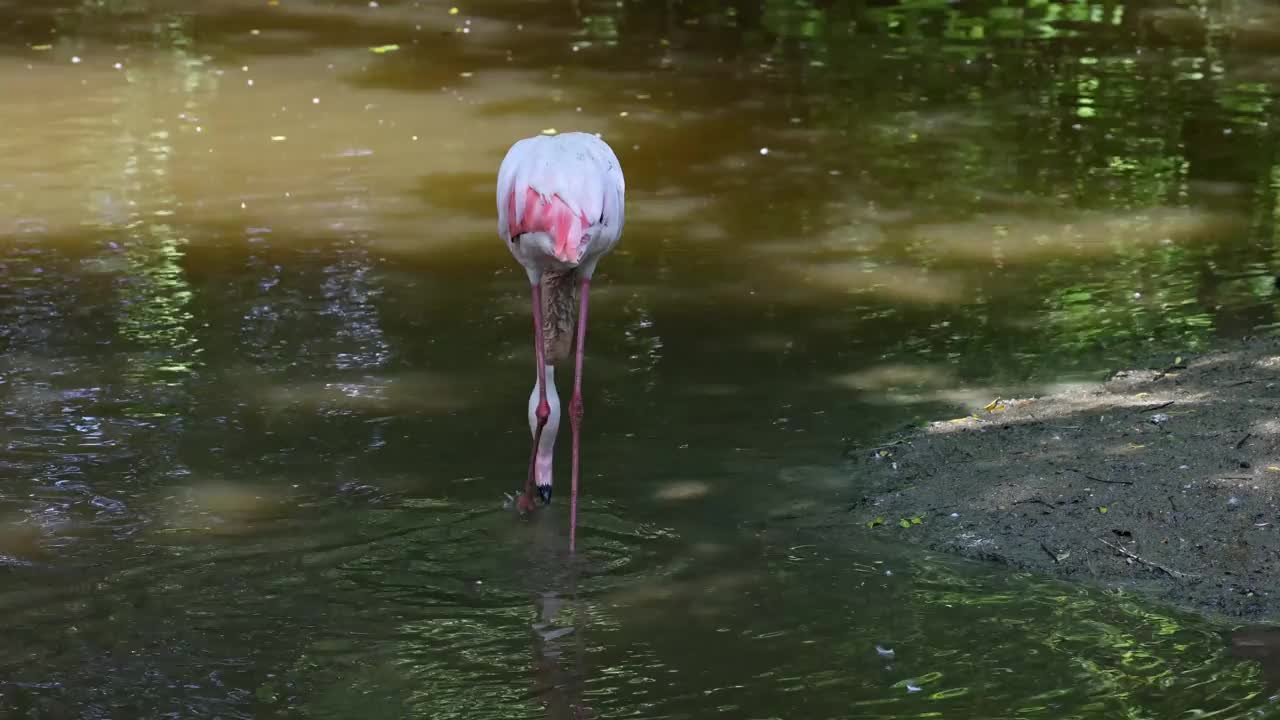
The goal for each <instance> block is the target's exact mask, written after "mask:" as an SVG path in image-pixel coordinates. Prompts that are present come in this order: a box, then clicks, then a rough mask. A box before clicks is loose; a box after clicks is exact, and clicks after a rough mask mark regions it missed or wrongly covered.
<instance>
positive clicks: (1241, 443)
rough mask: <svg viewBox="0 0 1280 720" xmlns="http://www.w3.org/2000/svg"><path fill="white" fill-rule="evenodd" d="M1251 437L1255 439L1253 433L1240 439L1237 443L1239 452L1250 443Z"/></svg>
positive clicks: (1246, 434)
mask: <svg viewBox="0 0 1280 720" xmlns="http://www.w3.org/2000/svg"><path fill="white" fill-rule="evenodd" d="M1251 437H1253V433H1245V434H1244V437H1242V438H1240V440H1239V442H1237V443H1236V449H1237V450H1239V449H1240V448H1242V447H1244V444H1245V443H1247V442H1249V438H1251Z"/></svg>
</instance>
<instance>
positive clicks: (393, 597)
mask: <svg viewBox="0 0 1280 720" xmlns="http://www.w3.org/2000/svg"><path fill="white" fill-rule="evenodd" d="M199 5H200V9H199V10H198V11H195V10H192V9H191V8H192V7H194V6H193V5H192V4H190V3H178V2H173V3H166V2H162V1H161V0H132V1H131V0H101V1H94V2H83V3H72V2H63V1H56V0H50V2H44V3H24V2H17V1H16V0H15V1H9V2H0V88H4V96H5V102H3V103H0V127H3V128H4V133H2V134H0V343H2V345H0V346H2V347H3V349H4V352H3V354H2V355H0V440H2V443H0V467H2V468H3V473H4V474H3V476H2V477H0V577H3V579H4V583H3V585H0V609H3V612H0V635H2V636H3V638H4V642H3V644H2V645H0V711H3V712H2V713H0V714H3V715H4V716H5V717H14V718H123V717H130V718H132V717H174V718H177V717H182V718H241V717H243V718H251V717H252V718H262V717H313V718H350V717H364V718H404V717H415V718H433V719H434V718H522V717H531V718H532V717H552V718H582V717H643V718H706V717H729V718H855V717H856V718H881V717H885V718H887V717H949V718H991V717H1047V718H1102V717H1130V718H1167V717H1181V716H1188V717H1191V716H1194V717H1208V716H1212V717H1220V718H1235V717H1258V716H1264V715H1270V714H1273V713H1275V710H1274V709H1273V707H1274V705H1273V702H1272V700H1271V699H1270V696H1271V695H1272V694H1273V693H1274V692H1275V690H1276V687H1277V684H1276V683H1275V682H1274V680H1270V679H1268V678H1274V677H1275V676H1276V673H1275V670H1274V668H1273V669H1271V670H1270V671H1264V669H1263V668H1261V667H1260V666H1259V665H1258V664H1257V663H1254V662H1245V661H1241V660H1238V659H1234V658H1232V657H1230V654H1229V652H1228V650H1227V646H1226V642H1225V640H1224V629H1225V628H1223V627H1220V626H1217V625H1214V624H1211V623H1209V622H1207V621H1204V620H1201V619H1196V618H1193V617H1189V616H1185V615H1181V614H1178V613H1174V612H1170V611H1167V610H1164V609H1161V608H1157V607H1153V606H1150V605H1147V604H1144V603H1142V602H1140V601H1138V600H1135V599H1134V598H1132V597H1129V596H1126V595H1123V594H1114V593H1101V592H1095V591H1091V590H1082V589H1079V588H1073V587H1069V586H1065V585H1059V584H1055V583H1051V582H1046V581H1044V580H1042V579H1038V578H1034V577H1029V576H1025V575H1019V574H1011V573H1009V572H1007V571H1006V570H1003V569H1000V568H994V567H985V566H977V565H973V564H968V563H961V562H958V561H953V560H950V559H945V558H938V557H930V556H925V555H920V554H918V553H907V552H905V551H903V550H902V549H900V548H897V547H895V546H894V545H893V544H892V542H891V538H892V535H890V534H888V533H886V534H885V535H884V537H885V538H886V542H885V543H883V544H882V545H861V544H860V545H858V546H851V545H852V544H853V543H851V541H850V540H849V539H848V538H849V537H850V534H849V533H848V532H847V528H842V527H841V526H840V522H839V520H838V519H839V517H840V515H839V513H838V512H835V513H833V512H832V511H833V510H839V508H841V507H843V505H844V504H845V503H846V502H847V501H848V499H849V498H851V497H854V496H856V494H857V493H858V492H859V479H858V478H857V477H856V475H855V474H853V473H851V472H849V471H848V470H847V469H846V466H845V464H844V463H843V459H842V458H843V455H844V453H845V452H846V450H847V449H848V448H850V447H863V446H867V445H871V444H874V443H875V442H877V441H878V440H879V439H881V438H883V437H885V435H886V434H887V433H890V432H893V431H896V430H897V429H899V428H901V427H902V426H903V425H905V424H907V423H912V422H917V421H919V420H921V419H924V418H938V417H948V416H953V415H962V414H965V413H967V412H970V411H971V410H973V409H974V408H975V407H981V405H982V404H985V403H986V402H987V401H989V400H990V399H991V398H993V397H994V396H995V395H996V394H998V393H1001V392H1002V393H1005V394H1008V393H1010V392H1011V391H1014V390H1021V391H1027V392H1032V391H1035V390H1036V389H1040V388H1043V387H1046V386H1048V385H1051V384H1052V383H1055V382H1060V381H1064V380H1070V379H1073V378H1081V377H1085V378H1097V377H1100V376H1101V373H1103V372H1104V371H1106V370H1107V369H1109V368H1115V367H1117V366H1118V365H1119V364H1122V363H1124V362H1126V361H1128V360H1130V359H1132V358H1136V357H1146V356H1149V354H1151V353H1162V352H1167V353H1169V354H1170V355H1174V354H1176V353H1186V352H1194V351H1196V350H1198V349H1204V348H1208V347H1211V346H1212V345H1213V344H1214V343H1215V342H1216V341H1220V340H1222V339H1225V338H1233V337H1238V336H1242V335H1248V334H1261V333H1266V332H1270V331H1271V330H1272V329H1273V328H1274V326H1275V325H1276V324H1277V322H1280V318H1277V313H1276V295H1275V293H1276V290H1275V282H1274V280H1273V278H1274V273H1275V271H1276V270H1277V261H1278V260H1280V258H1276V257H1275V255H1276V252H1277V248H1276V243H1275V234H1276V218H1277V192H1280V170H1278V169H1277V168H1278V167H1280V166H1278V165H1277V152H1278V148H1280V142H1278V141H1280V133H1278V132H1277V129H1276V127H1275V126H1273V121H1274V120H1275V119H1276V117H1275V116H1276V106H1275V100H1276V93H1277V88H1280V10H1277V9H1276V8H1275V7H1274V6H1272V5H1269V4H1265V3H1262V2H1260V1H1257V2H1255V1H1251V0H1238V1H1228V0H1222V1H1208V2H1199V3H1185V4H1179V3H1171V2H1140V1H1134V2H1104V3H1092V2H1071V3H1053V2H1047V1H1045V0H1008V1H1007V2H983V1H978V2H967V3H949V2H940V1H935V0H920V1H912V2H900V3H894V2H878V3H866V2H850V3H829V2H795V1H792V2H772V1H765V2H752V1H750V0H738V1H737V2H719V3H717V2H694V1H688V2H675V1H673V2H667V3H657V2H641V1H640V0H623V1H620V2H593V1H591V0H577V1H572V0H565V1H563V2H515V1H514V0H507V1H506V2H486V3H475V4H474V6H473V5H458V6H456V7H454V6H452V5H451V4H450V3H448V2H444V3H439V2H430V1H427V0H423V1H421V2H412V3H411V2H395V1H394V0H379V2H376V3H375V2H327V3H326V2H311V1H308V0H252V1H249V0H245V1H244V2H237V1H234V0H211V1H210V2H205V3H200V4H199ZM576 129H585V130H590V131H595V132H600V133H602V135H603V136H604V137H605V139H606V140H608V141H609V142H610V143H611V144H612V145H613V147H614V148H615V149H616V150H617V153H618V155H619V157H620V159H621V161H622V163H623V166H624V169H625V170H626V173H627V178H628V186H629V187H628V190H629V193H628V198H627V202H628V226H627V229H626V233H625V236H624V238H623V243H622V245H621V246H620V248H619V249H618V251H616V252H615V253H614V254H613V255H611V256H610V257H608V258H607V259H606V260H605V261H604V263H603V264H602V265H601V269H600V271H599V273H598V274H597V279H596V281H595V282H594V283H593V295H592V297H593V300H594V303H593V306H592V322H591V333H590V335H589V342H588V361H587V367H586V393H587V394H586V401H587V402H586V405H587V408H588V409H587V417H586V423H585V438H584V447H585V449H584V455H583V463H584V481H583V493H584V494H583V507H582V517H581V528H580V538H579V553H578V556H577V558H576V560H574V561H572V562H571V561H570V559H569V557H568V555H567V537H566V535H567V524H568V523H567V516H566V510H567V508H566V505H567V503H557V504H556V505H554V506H552V507H551V508H550V509H549V510H548V511H546V512H544V513H542V514H541V515H540V516H538V517H536V518H534V519H533V520H532V521H530V522H520V521H518V520H516V519H515V518H514V517H513V515H512V514H511V512H510V511H509V510H507V509H504V507H503V502H504V494H505V493H511V492H514V491H516V490H517V489H518V488H519V487H520V485H521V482H522V480H523V473H524V463H525V462H526V459H527V453H528V428H527V424H526V418H525V411H526V410H525V408H526V405H525V404H526V402H527V398H528V393H529V388H530V385H531V384H532V374H533V373H532V372H530V370H531V365H532V358H531V352H532V350H531V343H530V338H529V337H528V336H529V335H530V333H529V332H528V308H527V299H526V296H527V288H526V285H525V282H524V280H523V273H522V272H521V271H520V270H519V268H518V267H517V266H516V265H515V264H514V262H513V261H512V260H511V258H510V256H509V254H508V253H507V251H506V250H505V249H504V248H503V246H502V244H501V242H500V241H499V240H498V239H497V236H496V233H495V217H494V215H495V212H494V206H493V183H494V179H495V173H496V169H497V165H498V163H499V161H500V159H501V157H502V154H503V153H504V152H505V150H506V148H507V147H508V146H509V145H510V143H511V142H512V141H513V140H515V139H517V138H519V137H524V136H527V135H531V134H535V133H538V132H542V131H548V132H552V131H566V130H576ZM561 382H562V383H565V382H567V378H566V376H563V375H562V377H561ZM997 387H998V388H1000V389H999V390H997V389H996V388H997ZM562 449H563V448H562ZM566 466H567V463H565V462H564V460H563V459H562V460H561V461H560V464H559V469H560V477H561V483H562V484H567V483H565V478H564V471H565V469H566ZM562 487H563V485H562ZM557 495H558V497H560V498H566V499H567V492H565V491H564V490H562V491H561V492H560V493H558V494H557ZM833 517H835V518H837V520H836V521H832V520H831V518H833ZM926 521H927V520H926Z"/></svg>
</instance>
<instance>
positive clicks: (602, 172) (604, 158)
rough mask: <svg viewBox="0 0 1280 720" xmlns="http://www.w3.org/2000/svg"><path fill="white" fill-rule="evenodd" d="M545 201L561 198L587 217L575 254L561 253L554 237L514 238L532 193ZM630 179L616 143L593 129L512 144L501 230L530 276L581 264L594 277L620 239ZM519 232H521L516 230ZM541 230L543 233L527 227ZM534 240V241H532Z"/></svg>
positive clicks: (501, 194)
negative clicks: (564, 255)
mask: <svg viewBox="0 0 1280 720" xmlns="http://www.w3.org/2000/svg"><path fill="white" fill-rule="evenodd" d="M530 189H531V190H533V191H534V192H536V193H537V194H538V195H539V196H540V198H541V199H542V201H543V202H552V201H553V200H554V199H555V198H559V200H560V202H562V203H564V204H565V205H566V206H567V207H568V208H569V209H570V210H572V211H573V213H574V215H575V216H577V217H580V218H585V222H583V223H582V224H583V225H584V227H583V228H582V230H583V235H582V237H580V238H576V240H577V242H578V243H580V246H579V247H577V248H576V249H577V250H578V252H577V254H576V257H573V258H570V259H568V261H566V259H564V258H557V257H556V252H555V247H554V244H553V243H554V238H552V237H550V235H549V233H546V232H545V231H542V234H543V235H545V237H533V238H527V239H526V238H521V239H520V241H519V242H515V243H513V242H512V239H513V232H512V231H513V229H516V230H519V229H520V228H519V226H520V221H521V220H523V219H525V218H526V217H527V213H528V212H529V207H528V192H527V190H530ZM625 195H626V181H625V179H624V178H623V176H622V166H621V164H620V163H619V162H618V156H617V155H615V154H614V152H613V148H611V147H609V145H608V144H607V143H605V141H603V140H601V139H600V138H598V137H596V136H595V135H591V134H589V133H581V132H573V133H564V134H561V135H536V136H534V137H531V138H525V139H524V140H520V141H518V142H516V143H515V144H514V145H512V146H511V149H510V150H508V151H507V155H506V157H505V158H503V160H502V165H501V166H500V167H499V168H498V187H497V201H498V235H499V236H500V237H501V238H502V239H503V241H504V242H506V244H507V247H508V248H509V249H510V250H511V254H512V255H513V256H515V258H516V260H517V261H518V262H520V264H521V265H524V266H525V269H526V270H529V271H530V281H533V279H534V272H538V273H539V274H540V273H541V272H542V271H545V270H547V269H551V268H572V267H578V268H580V272H581V273H582V275H584V276H586V277H590V276H591V273H592V272H593V271H594V270H595V264H596V262H598V261H599V259H600V257H601V256H603V255H604V254H606V253H608V252H609V251H610V250H612V249H613V247H614V246H615V245H617V244H618V240H620V239H621V238H622V226H623V224H624V222H625V213H624V200H625ZM516 234H520V233H516ZM525 234H527V235H538V234H539V232H538V231H535V232H527V233H525ZM530 241H531V242H530Z"/></svg>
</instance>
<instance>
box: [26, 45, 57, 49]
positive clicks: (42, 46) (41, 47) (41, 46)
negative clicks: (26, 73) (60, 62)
mask: <svg viewBox="0 0 1280 720" xmlns="http://www.w3.org/2000/svg"><path fill="white" fill-rule="evenodd" d="M31 49H32V50H52V49H53V46H52V45H32V46H31Z"/></svg>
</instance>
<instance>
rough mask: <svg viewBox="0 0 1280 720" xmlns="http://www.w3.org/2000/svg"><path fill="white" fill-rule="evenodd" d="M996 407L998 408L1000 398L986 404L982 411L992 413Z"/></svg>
mask: <svg viewBox="0 0 1280 720" xmlns="http://www.w3.org/2000/svg"><path fill="white" fill-rule="evenodd" d="M998 407H1000V398H996V399H995V400H992V401H991V402H989V403H987V404H986V405H984V406H983V408H982V409H983V410H986V411H987V412H993V411H995V409H996V408H998ZM1000 409H1001V410H1003V409H1004V408H1000Z"/></svg>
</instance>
